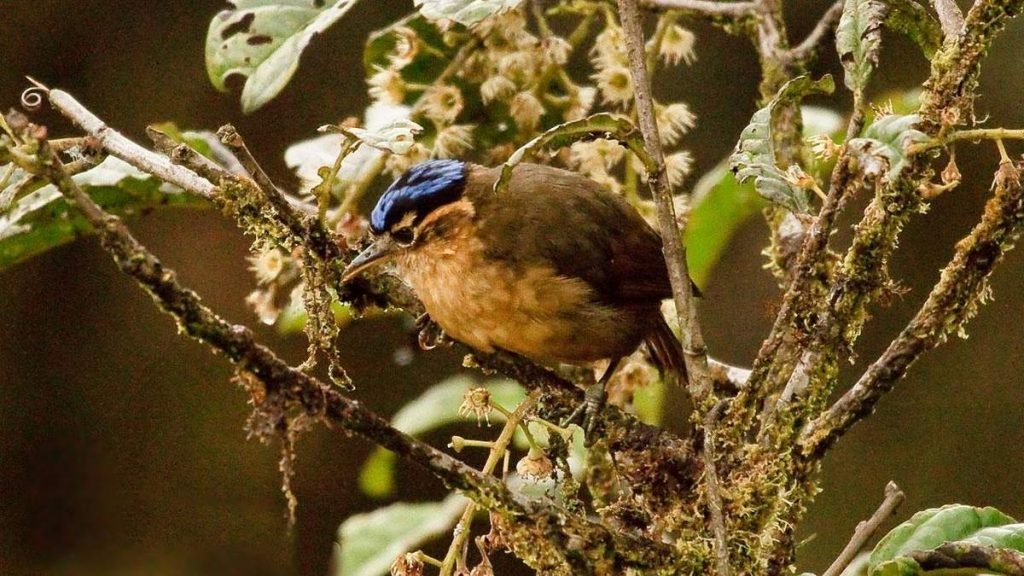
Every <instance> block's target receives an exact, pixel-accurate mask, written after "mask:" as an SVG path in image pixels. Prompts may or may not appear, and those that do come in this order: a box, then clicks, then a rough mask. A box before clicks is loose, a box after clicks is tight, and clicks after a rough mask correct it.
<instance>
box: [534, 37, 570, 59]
mask: <svg viewBox="0 0 1024 576" xmlns="http://www.w3.org/2000/svg"><path fill="white" fill-rule="evenodd" d="M541 49H542V50H543V53H544V57H545V58H547V59H548V61H549V62H551V63H553V64H557V65H559V66H565V64H566V62H568V61H569V56H570V55H571V54H572V44H569V42H568V41H567V40H566V39H565V38H561V37H558V36H549V37H547V38H545V39H544V40H542V41H541Z"/></svg>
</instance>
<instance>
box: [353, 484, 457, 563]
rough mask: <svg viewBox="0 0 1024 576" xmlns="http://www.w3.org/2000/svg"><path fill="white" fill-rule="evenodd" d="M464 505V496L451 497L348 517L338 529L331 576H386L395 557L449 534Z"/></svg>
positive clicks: (395, 506)
mask: <svg viewBox="0 0 1024 576" xmlns="http://www.w3.org/2000/svg"><path fill="white" fill-rule="evenodd" d="M466 502H467V500H466V498H465V497H464V496H461V495H458V494H452V495H451V496H448V497H447V498H445V499H444V500H443V501H441V502H422V503H416V504H410V503H404V502H400V503H398V504H392V505H390V506H385V507H384V508H378V509H377V510H374V511H373V512H368V513H366V514H357V515H355V516H351V517H350V518H349V519H348V520H345V522H344V523H342V525H341V527H339V528H338V541H337V542H336V543H335V545H334V561H333V565H334V566H335V570H334V574H335V576H380V575H381V574H387V572H388V568H389V567H390V566H391V563H392V562H394V560H395V558H397V557H398V555H399V554H404V553H406V552H410V551H412V550H414V549H416V548H418V547H419V546H420V545H421V544H423V543H424V542H426V541H428V540H430V539H431V538H434V537H436V536H440V535H441V534H445V533H447V532H449V531H450V530H451V527H452V524H454V523H455V520H456V518H458V516H459V514H461V513H462V510H463V509H464V508H465V507H466Z"/></svg>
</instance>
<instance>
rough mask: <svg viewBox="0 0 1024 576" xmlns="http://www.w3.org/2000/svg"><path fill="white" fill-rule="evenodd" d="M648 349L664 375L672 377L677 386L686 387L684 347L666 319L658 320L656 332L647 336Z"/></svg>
mask: <svg viewBox="0 0 1024 576" xmlns="http://www.w3.org/2000/svg"><path fill="white" fill-rule="evenodd" d="M645 342H647V348H648V349H649V350H650V351H651V356H653V357H654V362H655V364H657V366H658V369H660V370H661V372H662V374H665V375H671V376H672V377H673V378H674V379H675V381H676V384H678V385H679V386H686V384H687V382H688V380H687V376H686V360H685V359H684V358H683V346H682V344H680V343H679V340H678V339H677V338H676V335H675V334H673V333H672V329H671V328H669V327H668V324H667V323H666V322H665V319H664V318H658V321H657V323H656V324H655V327H654V330H652V331H651V333H650V334H648V335H647V339H646V340H645Z"/></svg>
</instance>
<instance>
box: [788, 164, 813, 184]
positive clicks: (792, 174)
mask: <svg viewBox="0 0 1024 576" xmlns="http://www.w3.org/2000/svg"><path fill="white" fill-rule="evenodd" d="M785 178H786V181H787V182H789V183H790V184H792V185H793V186H796V187H797V188H803V189H804V190H814V189H815V188H817V187H818V182H817V181H816V180H815V179H814V177H813V176H811V175H810V174H808V173H807V172H804V169H803V168H801V167H800V166H799V165H798V164H793V165H791V166H790V167H789V168H787V169H786V174H785Z"/></svg>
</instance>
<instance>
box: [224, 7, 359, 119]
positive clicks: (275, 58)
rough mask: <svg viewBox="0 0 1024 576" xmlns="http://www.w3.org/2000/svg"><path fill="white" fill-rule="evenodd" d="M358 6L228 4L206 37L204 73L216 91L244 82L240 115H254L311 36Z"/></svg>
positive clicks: (292, 67)
mask: <svg viewBox="0 0 1024 576" xmlns="http://www.w3.org/2000/svg"><path fill="white" fill-rule="evenodd" d="M357 1H358V0H336V1H335V2H323V1H322V0H277V1H273V0H232V1H231V4H233V5H234V6H235V7H234V8H232V9H229V10H224V11H222V12H220V13H219V14H217V15H216V16H214V17H213V20H211V21H210V28H209V30H207V32H206V72H207V74H209V76H210V82H212V83H213V85H214V87H215V88H217V89H218V90H221V91H224V90H226V89H227V87H226V85H225V80H226V79H227V78H228V76H232V75H235V74H238V75H241V76H245V77H246V78H247V79H246V81H245V86H244V87H243V88H242V111H244V112H246V113H249V112H252V111H254V110H257V109H258V108H260V107H261V106H263V105H264V104H266V103H267V102H269V101H270V100H271V99H273V98H274V97H275V96H277V95H278V93H280V92H281V90H282V89H284V87H285V86H286V85H287V84H288V81H289V80H291V78H292V75H293V74H295V70H296V69H297V68H298V66H299V56H301V55H302V51H303V50H305V48H306V46H307V45H309V42H310V41H311V40H312V39H313V37H314V36H316V35H317V34H319V33H321V32H323V31H324V30H326V29H327V28H329V27H330V26H331V25H332V24H334V23H335V22H337V21H338V20H339V19H340V18H341V17H342V16H344V15H345V13H346V12H348V11H349V9H351V8H352V6H354V5H355V3H356V2H357Z"/></svg>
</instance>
